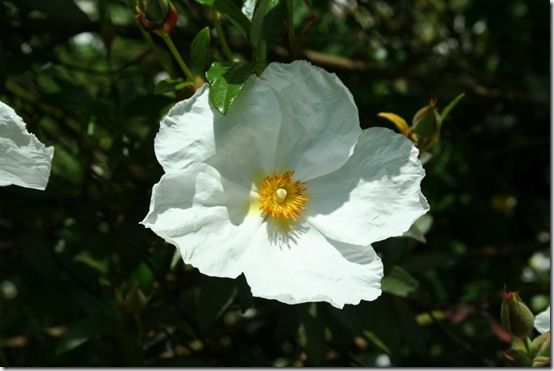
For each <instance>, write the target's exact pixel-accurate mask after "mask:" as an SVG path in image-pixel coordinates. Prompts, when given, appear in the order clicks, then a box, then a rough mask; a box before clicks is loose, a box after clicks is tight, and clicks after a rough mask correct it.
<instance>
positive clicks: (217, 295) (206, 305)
mask: <svg viewBox="0 0 554 371" xmlns="http://www.w3.org/2000/svg"><path fill="white" fill-rule="evenodd" d="M235 294H236V288H235V282H234V281H233V280H231V279H228V278H216V277H209V276H202V278H201V280H200V294H199V295H198V302H197V309H198V324H199V325H200V328H201V329H202V330H203V331H207V330H209V329H210V328H211V327H212V326H213V325H215V323H216V321H217V319H218V318H219V317H220V316H221V315H222V314H223V312H224V311H225V309H227V308H228V307H229V305H231V303H232V302H233V299H234V297H235Z"/></svg>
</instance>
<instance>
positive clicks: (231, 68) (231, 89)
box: [206, 62, 255, 114]
mask: <svg viewBox="0 0 554 371" xmlns="http://www.w3.org/2000/svg"><path fill="white" fill-rule="evenodd" d="M254 70H255V65H254V64H253V63H232V62H214V63H212V65H211V67H210V69H209V70H208V72H206V78H207V79H208V82H209V83H210V101H211V102H212V105H213V106H214V107H215V108H216V109H217V110H218V111H219V112H221V113H222V114H226V113H227V112H228V110H229V108H230V107H231V104H233V101H234V100H235V99H236V97H237V96H238V95H239V94H240V92H241V91H242V87H243V85H244V82H245V81H246V79H247V78H248V77H249V76H250V75H252V74H253V73H254Z"/></svg>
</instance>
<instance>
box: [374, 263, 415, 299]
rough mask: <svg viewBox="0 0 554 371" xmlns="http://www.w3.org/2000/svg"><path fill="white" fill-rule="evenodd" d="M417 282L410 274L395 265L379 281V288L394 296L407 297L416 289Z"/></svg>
mask: <svg viewBox="0 0 554 371" xmlns="http://www.w3.org/2000/svg"><path fill="white" fill-rule="evenodd" d="M418 287H419V282H418V281H417V280H416V279H415V278H414V277H412V275H411V274H409V273H408V272H406V271H405V270H404V269H402V268H400V267H399V266H397V265H394V266H393V267H392V269H391V271H390V273H389V274H388V275H387V276H385V277H384V278H383V280H382V281H381V289H382V290H383V292H388V293H389V294H393V295H396V296H401V297H407V296H408V295H410V294H411V293H412V292H414V291H415V290H417V288H418Z"/></svg>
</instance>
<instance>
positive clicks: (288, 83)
mask: <svg viewBox="0 0 554 371" xmlns="http://www.w3.org/2000/svg"><path fill="white" fill-rule="evenodd" d="M260 79H261V80H262V81H266V82H267V83H268V84H269V85H270V86H271V89H273V90H274V92H275V95H276V97H277V99H278V100H279V106H280V112H281V115H282V124H281V130H280V132H279V141H278V144H277V148H278V152H277V155H276V158H275V168H276V170H278V171H283V170H291V169H292V170H294V171H295V178H297V179H301V180H303V181H306V180H310V179H312V178H315V177H318V176H321V175H324V174H327V173H330V172H332V171H334V170H336V169H338V168H339V167H341V166H342V165H343V164H344V163H345V162H346V160H347V159H348V157H349V156H350V154H351V153H352V149H353V147H354V145H355V144H356V140H357V139H358V136H359V135H360V132H361V129H360V123H359V118H358V109H357V108H356V104H355V103H354V99H353V98H352V94H350V92H349V91H348V89H347V88H346V87H345V86H344V84H343V83H342V82H341V81H340V80H339V78H338V77H337V76H336V75H335V74H331V73H329V72H326V71H325V70H323V69H321V68H319V67H315V66H313V65H311V64H310V63H309V62H306V61H295V62H293V63H290V64H282V63H271V64H270V65H269V66H268V67H267V68H266V69H265V71H264V72H263V74H262V75H261V76H260Z"/></svg>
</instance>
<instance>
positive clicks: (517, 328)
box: [500, 291, 535, 338]
mask: <svg viewBox="0 0 554 371" xmlns="http://www.w3.org/2000/svg"><path fill="white" fill-rule="evenodd" d="M502 296H503V298H502V305H501V306H500V320H501V322H502V326H504V328H506V330H508V331H510V333H511V334H512V335H514V336H518V337H522V338H523V337H528V336H529V334H531V331H533V324H534V321H535V317H534V316H533V313H531V310H529V308H528V307H527V306H526V305H525V303H524V302H523V301H522V300H521V298H520V297H519V295H518V293H517V292H506V291H505V292H503V294H502Z"/></svg>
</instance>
